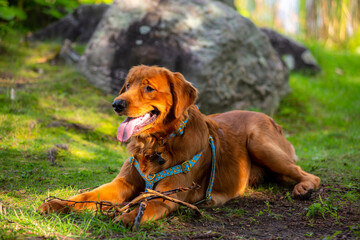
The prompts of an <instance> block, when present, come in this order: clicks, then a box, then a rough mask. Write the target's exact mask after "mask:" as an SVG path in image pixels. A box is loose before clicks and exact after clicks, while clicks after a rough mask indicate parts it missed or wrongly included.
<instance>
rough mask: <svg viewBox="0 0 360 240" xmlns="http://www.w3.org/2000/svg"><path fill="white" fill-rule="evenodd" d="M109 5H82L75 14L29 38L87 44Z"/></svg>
mask: <svg viewBox="0 0 360 240" xmlns="http://www.w3.org/2000/svg"><path fill="white" fill-rule="evenodd" d="M108 8H109V5H106V4H99V5H81V6H79V7H78V8H77V9H75V10H74V12H73V13H71V14H68V15H66V16H65V17H64V18H62V19H60V20H58V21H56V22H54V23H52V24H50V25H49V26H47V27H45V28H44V29H42V30H40V31H37V32H35V33H34V34H32V35H30V36H29V40H59V39H60V40H64V39H69V40H70V41H72V42H74V41H76V42H80V43H87V42H88V41H89V40H90V38H91V36H92V34H93V32H94V30H95V29H96V26H97V25H98V23H99V21H100V19H101V18H102V16H103V14H104V12H105V11H106V10H107V9H108Z"/></svg>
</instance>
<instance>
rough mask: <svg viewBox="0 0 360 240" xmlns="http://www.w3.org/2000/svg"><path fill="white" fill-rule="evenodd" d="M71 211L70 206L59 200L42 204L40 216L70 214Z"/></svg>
mask: <svg viewBox="0 0 360 240" xmlns="http://www.w3.org/2000/svg"><path fill="white" fill-rule="evenodd" d="M69 211H70V208H69V206H68V205H66V204H65V203H64V202H62V201H59V200H51V201H49V202H45V203H43V204H41V206H40V208H39V212H40V214H47V213H68V212H69Z"/></svg>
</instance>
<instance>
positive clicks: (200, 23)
mask: <svg viewBox="0 0 360 240" xmlns="http://www.w3.org/2000/svg"><path fill="white" fill-rule="evenodd" d="M138 64H146V65H159V66H163V67H167V68H169V69H170V70H172V71H178V72H181V73H182V74H183V75H184V76H185V78H186V79H187V80H188V81H190V82H192V83H193V85H194V86H195V87H197V88H198V90H199V92H200V94H199V98H198V105H199V107H200V109H201V110H202V111H203V112H205V113H214V112H224V111H228V110H233V109H259V110H262V111H264V112H266V113H269V114H272V113H273V112H274V111H275V110H276V108H277V106H278V105H279V102H280V100H281V98H282V97H283V96H285V95H286V94H287V93H288V92H289V86H288V70H287V68H286V66H284V64H282V62H281V60H280V59H279V57H278V55H277V54H276V52H275V51H274V49H273V48H272V47H271V44H270V42H269V40H268V38H267V37H266V36H265V35H264V34H262V33H261V32H260V31H259V29H258V28H257V27H256V26H255V25H254V24H253V23H252V22H251V21H250V20H249V19H246V18H244V17H242V16H241V15H240V14H238V13H237V12H236V11H235V10H233V9H232V8H230V7H228V6H226V5H224V4H222V3H220V2H217V1H207V0H196V1H187V0H177V1H170V0H131V1H127V0H115V1H114V3H113V4H112V5H111V7H110V8H109V9H108V10H107V12H106V13H105V14H104V16H103V18H102V20H101V22H100V23H99V24H98V26H97V29H96V31H95V32H94V34H93V36H92V38H91V40H90V42H89V43H88V45H87V48H86V50H85V53H84V54H83V56H82V57H81V59H80V62H79V68H80V70H81V72H83V73H84V74H85V75H86V76H87V78H88V79H89V80H90V82H92V83H93V84H95V85H96V86H98V87H100V88H102V89H104V90H105V91H108V92H113V93H117V92H118V91H119V89H120V88H121V86H122V84H123V82H124V79H125V77H126V74H127V72H128V70H129V69H130V68H131V67H132V66H134V65H138Z"/></svg>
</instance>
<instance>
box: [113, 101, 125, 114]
mask: <svg viewBox="0 0 360 240" xmlns="http://www.w3.org/2000/svg"><path fill="white" fill-rule="evenodd" d="M126 105H127V104H126V101H125V100H121V99H116V100H115V101H114V102H113V103H112V106H113V108H114V111H115V112H117V113H121V112H122V111H124V110H125V108H126Z"/></svg>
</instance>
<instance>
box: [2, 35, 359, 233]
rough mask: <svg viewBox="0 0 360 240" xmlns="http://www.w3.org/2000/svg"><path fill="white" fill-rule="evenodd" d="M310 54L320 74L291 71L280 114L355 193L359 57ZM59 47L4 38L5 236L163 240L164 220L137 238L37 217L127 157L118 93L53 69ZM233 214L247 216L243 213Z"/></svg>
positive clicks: (318, 166) (302, 148)
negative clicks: (119, 135) (48, 203)
mask: <svg viewBox="0 0 360 240" xmlns="http://www.w3.org/2000/svg"><path fill="white" fill-rule="evenodd" d="M310 48H311V50H312V52H313V53H314V55H315V57H316V58H317V59H318V61H319V63H320V65H321V66H322V68H323V72H322V73H321V74H319V75H317V76H308V75H301V74H291V76H290V85H291V88H292V93H291V94H290V95H289V96H287V97H286V98H285V99H284V100H283V101H282V103H281V106H280V109H279V111H278V113H277V114H276V115H275V116H274V118H275V119H276V121H277V122H279V123H280V124H281V125H283V126H284V128H285V130H286V132H287V137H288V139H289V140H290V141H291V142H292V143H293V144H294V146H295V148H296V150H297V154H298V156H299V159H300V161H299V164H300V165H301V166H302V167H303V168H304V169H305V170H306V171H309V172H312V173H314V174H317V175H318V176H320V177H321V178H322V179H323V182H327V183H331V182H337V183H339V184H342V185H346V186H348V187H354V188H358V187H359V176H360V166H359V157H360V149H359V147H358V146H359V143H360V74H359V71H360V70H359V69H360V68H359V67H360V65H359V63H360V56H359V55H353V54H347V53H346V52H341V51H338V52H334V51H329V50H324V49H322V48H321V47H319V46H318V45H316V44H312V45H311V46H310ZM58 50H59V45H58V44H54V43H45V44H27V43H24V42H21V41H20V40H19V38H18V36H12V38H9V39H2V40H1V41H0V69H1V70H0V86H1V88H0V202H1V206H0V226H1V227H0V238H1V239H2V238H4V239H12V238H14V237H16V236H23V237H24V236H28V237H31V236H44V237H49V238H94V239H98V238H106V239H111V238H121V237H129V238H156V237H158V236H162V234H163V232H164V231H166V229H165V228H164V227H161V224H159V223H158V222H157V223H156V222H155V223H150V224H147V225H145V226H143V227H142V231H140V232H138V233H134V232H131V231H129V230H128V229H125V228H124V227H122V226H121V225H120V224H112V223H111V221H110V220H109V219H106V218H104V217H103V216H99V215H94V214H92V213H89V212H85V213H82V214H70V215H49V216H46V217H45V216H41V215H39V214H38V213H37V212H36V209H37V208H38V206H40V204H41V202H42V200H43V199H45V198H46V197H47V196H49V195H55V196H57V197H62V198H66V197H69V196H71V195H74V194H76V193H77V191H78V190H79V189H82V188H87V187H92V186H98V185H101V184H103V183H106V182H109V181H110V180H112V179H113V178H114V177H115V176H116V175H117V173H118V171H119V169H120V167H121V165H122V163H123V161H124V160H125V159H126V158H127V157H128V154H127V153H126V150H125V147H124V146H122V145H120V144H119V143H118V142H117V141H116V139H115V134H116V129H117V126H118V125H119V123H120V121H121V119H119V118H118V117H117V116H115V114H113V112H112V109H111V102H112V99H113V98H114V96H112V95H106V94H104V93H102V92H101V91H99V90H98V89H96V88H94V87H92V86H91V85H90V84H89V83H88V82H87V81H86V80H85V79H84V78H83V77H82V76H81V75H79V74H78V73H76V71H75V70H74V69H73V68H72V67H69V66H65V65H52V64H51V60H50V59H51V58H52V57H53V56H54V55H55V54H56V52H58ZM45 59H47V60H48V61H45ZM12 88H13V89H14V90H15V95H16V97H15V100H11V98H10V97H11V89H12ZM57 144H62V145H66V146H67V147H68V149H61V148H58V154H57V156H56V160H55V162H51V161H49V159H48V151H49V149H52V148H57V147H56V145H57ZM275 190H276V189H275ZM275 190H274V191H275ZM258 191H272V190H271V189H269V188H268V189H263V190H261V188H260V189H258ZM288 198H289V199H291V197H289V196H288ZM354 199H355V200H357V199H358V194H357V193H356V192H350V193H347V195H346V196H344V198H343V201H354ZM314 207H316V206H314ZM320 207H324V206H322V205H321V203H320ZM269 211H270V210H269ZM314 211H315V210H314ZM228 213H229V214H232V215H234V214H235V215H236V214H239V215H242V214H243V212H242V209H239V210H238V212H236V211H230V210H229V212H228ZM180 215H181V214H180ZM185 215H186V214H185ZM353 228H354V231H358V227H356V226H354V227H353Z"/></svg>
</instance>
